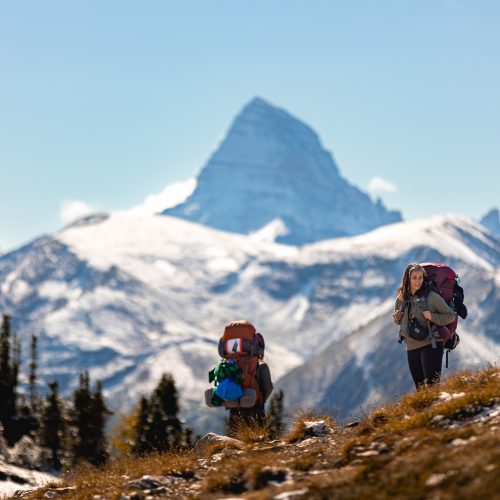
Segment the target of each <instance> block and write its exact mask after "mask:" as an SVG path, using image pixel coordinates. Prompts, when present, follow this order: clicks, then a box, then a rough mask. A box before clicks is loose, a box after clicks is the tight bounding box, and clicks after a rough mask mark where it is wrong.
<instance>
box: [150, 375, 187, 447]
mask: <svg viewBox="0 0 500 500" xmlns="http://www.w3.org/2000/svg"><path fill="white" fill-rule="evenodd" d="M178 401H179V397H178V394H177V388H176V387H175V380H174V378H173V377H172V375H170V374H168V373H166V374H163V375H162V377H161V379H160V382H159V383H158V386H157V387H156V389H155V391H154V393H153V399H152V406H153V408H155V406H156V404H157V405H158V407H159V408H158V409H157V410H154V411H158V412H159V413H160V414H162V416H163V424H162V425H163V426H164V431H163V432H164V434H165V436H164V437H161V438H158V439H159V441H161V442H162V443H163V444H162V445H161V447H162V449H160V450H158V451H165V450H167V449H171V448H174V447H178V446H180V445H181V443H182V423H181V421H180V420H179V418H178V416H177V414H178V413H179V402H178ZM156 421H158V425H160V424H159V415H158V416H156V419H155V413H153V418H152V423H153V422H156ZM158 432H159V428H158Z"/></svg>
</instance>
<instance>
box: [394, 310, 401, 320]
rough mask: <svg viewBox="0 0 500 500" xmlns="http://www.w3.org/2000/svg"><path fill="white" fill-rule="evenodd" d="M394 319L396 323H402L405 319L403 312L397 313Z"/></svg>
mask: <svg viewBox="0 0 500 500" xmlns="http://www.w3.org/2000/svg"><path fill="white" fill-rule="evenodd" d="M393 317H394V319H395V320H396V321H401V320H402V319H403V313H402V312H401V311H395V312H394V314H393Z"/></svg>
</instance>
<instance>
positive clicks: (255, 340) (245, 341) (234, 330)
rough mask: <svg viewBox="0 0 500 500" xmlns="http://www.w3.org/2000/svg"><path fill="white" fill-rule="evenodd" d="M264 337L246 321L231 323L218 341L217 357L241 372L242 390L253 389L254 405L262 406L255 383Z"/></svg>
mask: <svg viewBox="0 0 500 500" xmlns="http://www.w3.org/2000/svg"><path fill="white" fill-rule="evenodd" d="M264 348H265V343H264V337H263V336H262V335H261V334H260V333H257V331H256V330H255V327H254V326H253V325H252V323H250V322H249V321H246V320H240V321H233V322H232V323H229V324H228V325H226V327H225V328H224V334H223V335H222V337H221V338H220V340H219V355H220V356H221V358H224V359H227V360H234V362H235V363H236V364H237V365H238V366H239V367H240V368H241V369H242V370H243V372H244V377H245V380H244V382H243V383H242V384H241V385H242V387H243V388H244V389H254V390H255V393H256V394H257V400H256V404H263V402H264V401H263V397H262V392H261V390H260V387H259V383H258V381H257V377H256V375H257V368H258V366H259V362H260V360H261V359H262V357H263V356H264Z"/></svg>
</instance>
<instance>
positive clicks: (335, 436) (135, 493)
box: [17, 369, 500, 500]
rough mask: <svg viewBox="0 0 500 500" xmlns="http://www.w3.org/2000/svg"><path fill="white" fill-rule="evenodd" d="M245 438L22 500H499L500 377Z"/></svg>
mask: <svg viewBox="0 0 500 500" xmlns="http://www.w3.org/2000/svg"><path fill="white" fill-rule="evenodd" d="M238 437H239V438H240V439H231V438H227V437H223V436H218V435H215V434H209V435H207V436H205V437H204V438H202V439H201V440H200V441H198V443H197V444H196V446H195V448H194V450H192V451H190V452H188V453H182V454H177V455H175V454H168V455H162V456H156V457H155V458H154V459H153V458H149V459H148V458H143V459H127V460H125V461H122V462H120V463H118V462H117V463H115V464H110V465H109V466H107V467H106V468H105V469H101V470H96V469H92V470H90V469H89V470H88V471H84V472H80V473H79V475H76V476H74V477H71V476H68V478H67V479H66V483H65V484H64V485H61V486H56V485H54V486H53V487H45V488H42V489H39V490H37V491H36V492H26V491H25V492H22V491H21V492H19V493H18V494H17V497H23V498H56V497H61V498H86V499H93V500H104V499H120V500H128V499H161V498H175V499H182V498H186V499H187V498H189V499H190V498H207V499H215V498H234V497H238V498H240V497H244V498H248V499H256V500H257V499H274V500H285V499H300V498H318V499H319V498H325V499H327V498H328V499H330V498H333V499H335V498H339V499H349V498H352V499H354V498H356V499H358V498H374V499H378V498H380V499H382V498H389V497H390V498H405V499H408V498H409V499H411V498H415V499H417V498H429V499H436V500H437V499H453V500H455V499H461V498H463V499H471V498H488V499H491V498H500V493H499V492H500V371H499V370H498V369H490V370H487V371H484V372H481V373H476V374H459V375H456V376H455V377H453V378H452V379H450V380H449V381H448V382H447V383H443V384H442V385H441V386H439V387H434V388H430V389H426V390H424V391H420V392H418V393H413V394H410V395H407V396H405V397H403V398H402V399H401V400H400V401H398V402H397V403H395V404H394V405H390V406H387V407H382V408H377V409H375V410H374V411H373V412H372V413H371V414H370V415H369V416H368V417H367V418H366V419H364V420H362V421H360V422H350V423H346V424H345V425H342V426H340V425H335V423H334V422H333V421H332V420H331V419H330V418H329V417H327V416H325V417H324V418H320V417H319V416H318V415H312V414H309V415H302V416H301V417H297V418H296V420H295V422H294V425H293V427H292V429H291V430H290V431H289V433H288V434H287V435H286V436H284V437H283V438H282V439H276V440H269V439H268V438H267V437H266V435H265V433H262V431H260V433H259V430H257V429H246V431H245V430H242V432H241V433H240V434H239V435H238ZM148 460H149V461H148Z"/></svg>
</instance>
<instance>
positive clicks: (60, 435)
mask: <svg viewBox="0 0 500 500" xmlns="http://www.w3.org/2000/svg"><path fill="white" fill-rule="evenodd" d="M49 389H50V392H49V393H48V394H47V396H46V400H45V404H44V407H43V409H42V415H41V418H40V420H41V428H40V440H41V444H42V446H46V447H47V448H49V449H50V452H51V466H52V467H53V468H54V469H56V470H59V469H60V468H61V454H62V451H63V439H64V435H65V430H66V422H65V419H64V416H63V410H62V403H61V401H60V399H59V395H58V390H59V387H58V384H57V382H51V383H49Z"/></svg>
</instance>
